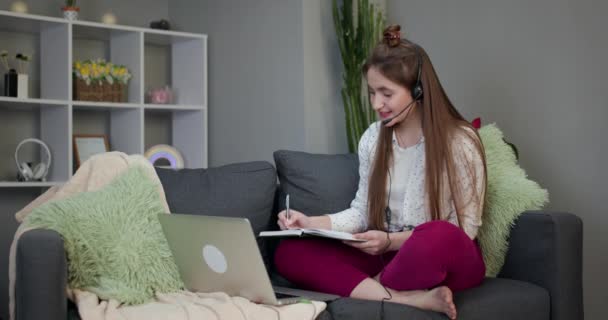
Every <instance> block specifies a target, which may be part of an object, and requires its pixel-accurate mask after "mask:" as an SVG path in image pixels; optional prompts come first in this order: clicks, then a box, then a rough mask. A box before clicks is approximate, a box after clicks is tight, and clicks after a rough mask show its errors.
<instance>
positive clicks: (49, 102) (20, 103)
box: [0, 97, 69, 110]
mask: <svg viewBox="0 0 608 320" xmlns="http://www.w3.org/2000/svg"><path fill="white" fill-rule="evenodd" d="M68 104H69V102H68V101H64V100H54V99H37V98H28V99H21V98H13V97H0V107H2V108H11V109H22V110H33V109H37V108H40V107H44V106H66V105H68Z"/></svg>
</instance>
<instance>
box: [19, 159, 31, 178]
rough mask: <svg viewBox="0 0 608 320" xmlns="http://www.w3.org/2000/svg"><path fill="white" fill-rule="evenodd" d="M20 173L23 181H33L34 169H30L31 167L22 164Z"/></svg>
mask: <svg viewBox="0 0 608 320" xmlns="http://www.w3.org/2000/svg"><path fill="white" fill-rule="evenodd" d="M19 172H20V173H21V177H23V180H25V181H29V180H31V179H32V176H33V173H32V168H30V166H29V165H28V164H27V163H25V162H22V163H21V167H20V168H19Z"/></svg>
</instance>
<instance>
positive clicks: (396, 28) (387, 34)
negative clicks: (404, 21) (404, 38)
mask: <svg viewBox="0 0 608 320" xmlns="http://www.w3.org/2000/svg"><path fill="white" fill-rule="evenodd" d="M382 36H383V40H382V42H384V43H385V44H386V45H388V46H389V47H391V48H392V47H396V46H398V45H399V43H401V26H400V25H398V24H392V25H390V26H388V27H386V29H384V32H383V33H382Z"/></svg>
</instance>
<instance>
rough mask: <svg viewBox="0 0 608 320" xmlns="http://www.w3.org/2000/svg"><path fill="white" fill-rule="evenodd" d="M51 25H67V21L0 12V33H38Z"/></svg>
mask: <svg viewBox="0 0 608 320" xmlns="http://www.w3.org/2000/svg"><path fill="white" fill-rule="evenodd" d="M52 24H64V25H67V21H66V20H64V19H59V18H53V17H46V16H40V15H35V14H24V13H16V12H11V11H3V10H0V31H8V32H19V33H40V31H42V30H43V29H44V28H45V26H48V25H52Z"/></svg>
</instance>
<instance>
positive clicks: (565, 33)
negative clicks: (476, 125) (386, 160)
mask: <svg viewBox="0 0 608 320" xmlns="http://www.w3.org/2000/svg"><path fill="white" fill-rule="evenodd" d="M387 11H388V18H389V22H392V23H399V24H401V25H402V28H403V29H404V31H405V34H406V35H409V37H411V39H413V40H414V41H417V42H418V43H420V44H421V45H422V46H423V47H424V48H425V49H426V50H427V51H428V53H429V55H430V57H431V59H432V61H433V63H434V66H435V68H436V70H437V72H438V73H439V77H440V79H441V80H442V83H443V85H444V87H445V89H446V91H447V93H448V95H449V96H450V98H451V99H452V100H453V102H454V104H455V105H456V106H457V108H459V110H461V111H462V112H463V113H464V115H465V116H466V117H467V118H469V119H472V118H474V117H477V116H481V117H482V120H483V122H484V123H490V122H496V123H497V124H498V126H499V127H500V128H502V129H503V131H504V132H505V135H506V137H507V138H508V140H510V141H511V142H513V143H515V144H516V145H517V147H518V148H519V151H520V155H521V161H520V162H521V165H522V167H523V168H525V169H526V171H527V172H528V174H529V176H530V177H531V178H532V179H534V180H536V181H538V182H539V183H540V184H541V185H542V186H544V187H545V188H547V189H548V190H549V194H550V201H551V203H550V205H549V206H548V208H549V209H552V210H559V211H569V212H572V213H575V214H577V215H578V216H580V217H581V218H582V219H583V223H584V252H583V253H584V263H583V270H584V292H585V297H584V301H585V312H586V319H603V318H605V303H606V301H608V294H607V290H606V288H605V284H606V283H607V281H606V275H605V272H604V270H606V268H608V255H607V254H606V249H605V248H606V246H608V238H607V237H606V236H605V234H606V230H607V229H608V215H606V214H605V211H606V206H605V200H606V198H607V197H608V188H606V183H607V181H608V170H606V169H605V163H606V158H607V157H608V142H607V140H606V134H607V133H608V124H607V120H608V95H606V74H608V62H607V60H606V57H608V37H607V36H606V30H608V22H606V21H607V20H606V19H605V17H606V15H608V3H606V2H599V1H591V0H581V1H577V2H576V5H574V3H573V2H572V1H566V0H557V1H555V0H540V1H525V0H514V1H498V0H488V1H475V0H463V1H457V2H446V1H440V0H427V1H397V0H395V1H390V0H389V1H388V4H387Z"/></svg>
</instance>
